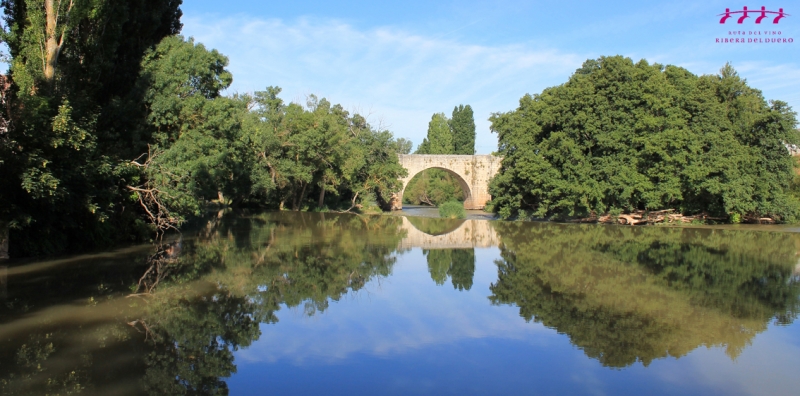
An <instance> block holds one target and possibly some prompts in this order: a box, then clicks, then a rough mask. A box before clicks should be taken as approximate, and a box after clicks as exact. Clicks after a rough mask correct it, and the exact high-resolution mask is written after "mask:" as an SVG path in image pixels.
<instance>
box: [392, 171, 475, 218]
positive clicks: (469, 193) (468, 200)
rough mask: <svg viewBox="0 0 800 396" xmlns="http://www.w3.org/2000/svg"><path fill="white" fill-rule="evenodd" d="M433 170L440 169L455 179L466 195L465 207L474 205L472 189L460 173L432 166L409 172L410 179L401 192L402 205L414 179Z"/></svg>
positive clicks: (404, 183) (405, 182)
mask: <svg viewBox="0 0 800 396" xmlns="http://www.w3.org/2000/svg"><path fill="white" fill-rule="evenodd" d="M431 169H438V170H442V171H445V172H446V173H447V174H448V175H450V176H451V177H452V178H453V180H455V182H456V183H457V184H458V186H459V187H460V188H461V191H462V192H463V194H464V207H466V208H469V206H467V205H468V203H469V204H470V205H471V203H472V188H470V185H469V184H468V183H467V181H466V180H464V178H463V177H462V176H461V175H459V174H458V173H456V172H454V171H452V170H450V169H447V168H443V167H439V166H430V167H426V168H423V169H419V170H416V172H414V173H413V174H410V172H409V177H408V179H406V180H405V181H404V182H403V189H402V190H400V195H399V197H400V204H401V205H402V203H403V197H404V196H405V192H406V188H407V187H408V185H409V184H410V183H411V181H412V180H414V178H415V177H417V176H418V175H420V174H422V172H425V171H427V170H431Z"/></svg>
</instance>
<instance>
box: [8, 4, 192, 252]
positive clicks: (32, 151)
mask: <svg viewBox="0 0 800 396" xmlns="http://www.w3.org/2000/svg"><path fill="white" fill-rule="evenodd" d="M43 4H44V2H43V1H42V0H28V1H22V0H5V1H3V2H2V6H3V11H4V13H5V22H6V26H7V28H8V30H7V31H4V32H3V33H2V41H3V42H5V43H6V44H7V45H8V47H9V50H10V56H11V65H10V70H9V76H8V77H9V79H10V81H9V82H10V83H11V84H10V87H9V89H8V90H4V91H3V93H2V94H3V99H4V102H5V104H6V106H5V107H4V109H3V114H2V117H3V119H4V121H7V122H8V124H7V125H8V128H7V129H6V130H3V131H2V132H0V169H1V170H0V228H4V227H6V226H10V227H11V240H13V241H14V242H12V243H11V252H12V255H16V256H20V255H26V254H40V253H47V252H49V253H52V252H58V251H65V250H73V251H74V250H82V249H86V248H88V247H91V246H96V245H103V244H110V243H114V242H118V241H120V240H125V239H128V238H130V237H132V236H134V237H135V236H137V234H138V232H137V229H140V228H141V227H140V226H139V225H137V223H136V220H137V218H138V216H137V214H136V212H135V210H134V209H133V208H132V207H131V205H130V202H129V200H128V195H129V194H128V192H126V191H125V190H124V187H123V186H124V185H125V184H126V183H127V182H128V180H130V179H131V178H132V177H135V173H136V172H132V170H131V169H128V167H127V166H125V165H124V163H125V162H127V161H126V160H129V159H133V158H134V157H135V155H138V153H140V152H141V150H143V149H144V150H146V140H147V136H142V135H141V131H140V130H139V129H138V128H134V127H131V125H138V124H139V122H138V119H139V118H140V117H141V113H140V112H139V111H140V110H141V107H138V106H131V103H136V102H137V98H136V97H137V90H136V89H135V82H136V80H137V79H138V78H139V72H140V61H141V58H142V56H143V55H144V52H145V51H146V50H147V49H148V48H150V47H152V46H153V45H155V44H157V43H158V42H159V41H160V40H161V39H162V38H164V37H166V36H169V35H172V34H175V33H177V32H178V31H179V30H180V28H181V24H180V16H181V12H180V9H179V8H178V7H179V5H180V1H176V0H134V1H126V2H112V1H91V2H90V1H85V0H84V1H75V2H59V7H60V8H58V7H57V8H58V9H56V10H54V12H55V15H52V14H48V13H47V12H45V7H44V5H43ZM48 18H50V19H49V20H50V21H51V22H53V26H54V30H53V31H52V32H50V33H48V32H47V31H46V29H45V24H46V20H48ZM59 40H60V42H62V43H63V44H62V45H60V46H56V47H54V48H50V47H47V45H49V44H57V42H59ZM45 47H47V50H46V51H45Z"/></svg>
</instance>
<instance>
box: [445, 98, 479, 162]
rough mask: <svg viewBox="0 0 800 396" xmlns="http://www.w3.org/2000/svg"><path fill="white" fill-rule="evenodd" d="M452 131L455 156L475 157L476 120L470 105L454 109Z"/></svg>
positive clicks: (451, 123) (451, 122) (451, 121)
mask: <svg viewBox="0 0 800 396" xmlns="http://www.w3.org/2000/svg"><path fill="white" fill-rule="evenodd" d="M450 129H451V130H452V133H453V154H463V155H475V119H474V117H473V114H472V107H470V105H466V106H464V105H458V106H456V107H455V108H453V118H451V119H450Z"/></svg>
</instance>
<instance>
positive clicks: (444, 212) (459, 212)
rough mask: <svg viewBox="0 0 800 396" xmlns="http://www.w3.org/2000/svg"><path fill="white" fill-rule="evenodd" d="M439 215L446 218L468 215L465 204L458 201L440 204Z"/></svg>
mask: <svg viewBox="0 0 800 396" xmlns="http://www.w3.org/2000/svg"><path fill="white" fill-rule="evenodd" d="M439 216H441V217H444V218H446V219H463V218H465V217H467V212H466V211H465V210H464V204H463V203H461V202H457V201H448V202H445V203H443V204H441V205H439Z"/></svg>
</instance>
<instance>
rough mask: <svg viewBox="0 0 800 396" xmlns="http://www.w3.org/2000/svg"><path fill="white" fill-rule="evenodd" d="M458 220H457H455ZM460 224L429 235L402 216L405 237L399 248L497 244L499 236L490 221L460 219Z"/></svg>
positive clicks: (456, 247) (459, 247)
mask: <svg viewBox="0 0 800 396" xmlns="http://www.w3.org/2000/svg"><path fill="white" fill-rule="evenodd" d="M456 221H458V220H456ZM462 221H463V223H461V225H460V226H459V227H458V228H456V229H454V230H452V231H450V232H448V233H446V234H440V235H431V234H427V233H425V232H422V231H420V230H419V229H418V228H417V227H415V226H414V224H411V222H410V221H409V220H408V218H407V217H405V216H403V225H402V227H403V229H404V230H406V237H405V238H403V240H402V241H400V246H399V248H400V249H407V248H413V247H417V248H422V249H427V250H432V249H467V248H476V247H477V248H486V247H492V246H498V244H499V238H498V236H497V232H496V231H495V230H494V227H492V222H491V221H487V220H462Z"/></svg>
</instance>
